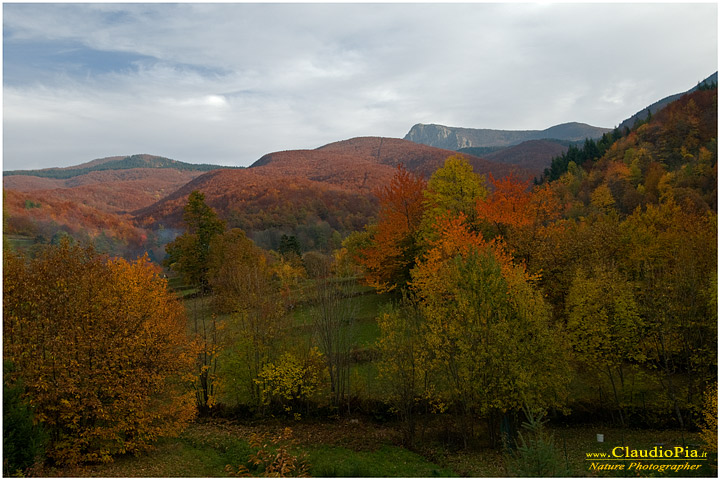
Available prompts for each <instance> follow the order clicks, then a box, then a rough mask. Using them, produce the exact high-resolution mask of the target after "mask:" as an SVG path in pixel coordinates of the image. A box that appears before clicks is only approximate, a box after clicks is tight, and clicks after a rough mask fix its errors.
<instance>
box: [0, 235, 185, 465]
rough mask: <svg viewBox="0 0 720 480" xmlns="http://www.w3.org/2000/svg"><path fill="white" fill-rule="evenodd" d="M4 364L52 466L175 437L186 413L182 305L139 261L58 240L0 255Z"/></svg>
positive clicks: (146, 263) (99, 457)
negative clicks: (43, 431)
mask: <svg viewBox="0 0 720 480" xmlns="http://www.w3.org/2000/svg"><path fill="white" fill-rule="evenodd" d="M4 257H5V258H4V260H5V261H4V271H3V280H4V286H5V292H4V296H3V307H4V326H3V332H4V337H5V341H4V347H5V351H4V360H6V361H7V360H9V361H12V362H13V363H14V364H15V366H16V369H17V373H18V375H19V376H20V377H21V378H22V379H23V383H24V384H25V385H26V388H27V391H26V397H27V399H28V401H29V402H30V404H31V405H32V407H33V408H34V411H35V412H36V418H37V420H38V421H40V422H41V423H43V424H44V425H45V427H46V428H47V430H48V431H49V433H50V444H49V450H48V454H49V456H50V457H51V458H52V459H53V460H55V461H56V462H59V463H74V462H82V461H110V460H111V459H112V457H111V456H112V455H114V454H120V453H125V452H138V451H142V450H145V449H147V448H149V447H150V445H151V444H152V442H153V441H154V440H156V439H157V438H159V437H162V436H169V435H176V434H179V433H180V431H181V430H182V428H183V427H184V426H185V425H186V424H187V423H188V422H189V421H190V420H191V419H192V417H193V416H194V414H195V409H194V402H193V394H192V392H189V391H188V389H187V385H188V380H189V378H190V377H189V374H190V372H191V368H192V361H193V354H194V352H193V349H192V348H190V347H189V345H191V342H190V341H189V340H188V338H187V337H186V335H185V329H186V323H187V320H186V317H185V314H184V310H183V307H182V305H180V304H179V302H177V300H176V299H175V297H174V296H173V295H172V293H171V292H169V291H168V289H167V284H166V281H165V280H164V279H162V278H160V276H159V275H158V271H157V270H156V268H154V267H153V266H152V265H151V264H150V263H149V261H148V260H147V258H143V259H140V260H138V261H136V262H133V263H129V262H127V261H125V260H122V259H110V260H108V259H106V258H103V257H101V256H98V255H97V254H96V253H95V252H94V250H92V249H91V248H88V249H85V248H81V247H79V246H72V245H70V244H69V243H68V242H63V243H62V244H61V245H60V246H59V247H53V248H48V249H46V250H45V251H44V252H43V254H42V255H40V256H39V257H38V258H36V259H34V260H26V259H24V258H22V257H18V256H15V255H13V254H10V253H7V252H6V254H5V255H4Z"/></svg>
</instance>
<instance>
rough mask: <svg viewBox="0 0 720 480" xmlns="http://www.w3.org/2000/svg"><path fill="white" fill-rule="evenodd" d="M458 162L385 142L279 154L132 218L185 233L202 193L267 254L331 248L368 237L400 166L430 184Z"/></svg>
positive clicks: (480, 167)
mask: <svg viewBox="0 0 720 480" xmlns="http://www.w3.org/2000/svg"><path fill="white" fill-rule="evenodd" d="M452 155H458V152H454V151H450V150H442V149H438V148H433V147H428V146H426V145H420V144H417V143H413V142H410V141H407V140H401V139H397V138H381V137H360V138H352V139H349V140H344V141H340V142H334V143H331V144H328V145H325V146H322V147H320V148H317V149H314V150H290V151H283V152H274V153H269V154H267V155H264V156H263V157H262V158H260V159H258V160H257V161H256V162H255V163H253V164H252V165H251V166H250V167H248V168H247V169H244V170H218V171H212V172H208V173H205V174H203V175H201V176H199V177H197V178H195V179H194V180H193V181H191V182H190V183H188V184H187V185H185V186H183V187H182V188H181V189H179V190H178V191H176V192H175V193H173V194H172V195H169V196H168V197H166V198H164V199H162V200H161V201H159V202H157V203H155V204H153V205H151V206H149V207H146V208H143V209H140V210H138V211H136V212H134V215H135V218H136V221H137V222H138V224H139V225H142V226H143V227H145V228H154V227H155V226H157V225H159V224H162V225H164V226H166V227H171V228H172V227H180V226H181V225H182V211H183V207H184V205H185V203H186V202H187V197H188V195H189V194H190V192H191V191H193V190H199V191H201V192H202V193H204V194H205V200H206V202H207V203H208V205H210V206H211V207H213V208H215V209H216V210H217V212H218V213H219V214H220V216H221V217H222V218H224V219H225V220H226V221H227V222H228V226H229V227H235V228H241V229H243V230H245V231H246V232H247V233H248V234H250V236H251V237H252V238H253V239H254V240H255V241H256V242H257V243H258V244H260V245H261V246H263V247H265V248H274V249H277V243H278V242H279V239H280V236H281V235H282V234H292V235H295V236H296V237H297V238H298V240H299V242H300V244H301V246H302V248H303V249H312V248H327V247H328V245H329V242H331V241H332V238H333V237H336V238H337V237H339V236H341V235H343V234H347V233H349V232H351V231H354V230H359V229H362V228H363V227H364V226H365V225H366V224H367V223H368V222H370V221H371V220H372V219H373V218H374V216H375V215H376V214H377V207H378V204H377V199H376V197H375V195H373V192H374V191H375V190H376V189H378V188H380V187H382V186H385V185H387V184H388V182H389V181H390V179H391V178H392V177H393V175H394V174H395V172H396V168H397V166H398V165H399V164H401V163H402V164H404V165H405V167H406V168H407V169H408V170H410V171H412V172H414V173H416V174H418V175H423V176H425V177H426V178H427V177H429V176H430V175H431V174H432V172H434V171H435V170H436V169H437V168H439V167H440V166H442V165H443V164H444V161H445V159H446V158H448V157H450V156H452ZM461 155H462V156H464V157H465V158H467V160H468V162H469V163H470V164H472V165H473V168H474V169H475V171H476V172H477V173H480V174H490V173H492V174H493V175H494V176H496V177H504V176H506V175H508V174H509V173H510V172H511V171H513V170H514V171H516V172H517V173H518V175H519V176H521V177H523V178H528V179H531V178H532V172H530V171H528V170H525V169H523V168H518V167H515V166H513V165H505V164H501V163H495V162H490V161H487V160H484V159H481V158H478V157H474V156H471V155H466V154H461Z"/></svg>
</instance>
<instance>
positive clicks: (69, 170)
mask: <svg viewBox="0 0 720 480" xmlns="http://www.w3.org/2000/svg"><path fill="white" fill-rule="evenodd" d="M134 168H172V169H174V170H180V171H199V172H207V171H210V170H216V169H218V168H233V167H224V166H220V165H209V164H193V163H185V162H180V161H177V160H171V159H169V158H165V157H158V156H155V155H147V154H140V155H130V156H127V157H107V158H103V159H98V160H93V161H92V162H88V163H85V164H83V165H77V166H74V167H66V168H45V169H42V170H10V171H7V172H3V175H4V176H12V175H27V176H32V177H42V178H55V179H68V178H73V177H78V176H80V175H86V174H88V173H91V172H100V171H105V170H130V169H134Z"/></svg>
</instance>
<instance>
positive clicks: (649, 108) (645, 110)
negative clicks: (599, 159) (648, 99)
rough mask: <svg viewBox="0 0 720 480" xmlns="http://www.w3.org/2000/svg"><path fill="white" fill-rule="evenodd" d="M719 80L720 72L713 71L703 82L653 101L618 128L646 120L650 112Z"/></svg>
mask: <svg viewBox="0 0 720 480" xmlns="http://www.w3.org/2000/svg"><path fill="white" fill-rule="evenodd" d="M717 81H718V72H715V73H713V74H712V75H710V76H709V77H708V78H706V79H705V80H703V81H702V82H699V83H698V84H697V85H696V86H694V87H693V88H691V89H690V90H688V91H686V92H683V93H676V94H675V95H670V96H668V97H665V98H663V99H662V100H658V101H657V102H655V103H653V104H652V105H649V106H647V107H645V108H643V109H642V110H640V111H639V112H637V113H636V114H635V115H633V116H632V117H630V118H628V119H627V120H625V121H623V122H622V123H621V124H620V125H619V126H618V128H620V129H621V130H622V129H623V128H632V126H633V125H635V122H637V121H645V120H646V119H647V117H648V114H650V115H653V114H655V113H657V112H658V111H660V110H662V109H663V108H665V107H666V106H668V105H669V104H670V103H672V102H674V101H675V100H677V99H679V98H680V97H682V96H683V95H687V94H688V93H692V92H694V91H696V90H701V89H704V88H711V87H712V85H716V86H717Z"/></svg>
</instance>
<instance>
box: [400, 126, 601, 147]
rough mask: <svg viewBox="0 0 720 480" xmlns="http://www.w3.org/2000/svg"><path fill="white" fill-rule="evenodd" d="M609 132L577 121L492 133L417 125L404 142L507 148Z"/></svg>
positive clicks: (435, 145) (490, 131) (433, 145)
mask: <svg viewBox="0 0 720 480" xmlns="http://www.w3.org/2000/svg"><path fill="white" fill-rule="evenodd" d="M609 131H612V129H611V128H602V127H593V126H592V125H587V124H585V123H577V122H571V123H563V124H561V125H555V126H553V127H550V128H546V129H545V130H492V129H487V128H459V127H446V126H444V125H434V124H431V125H425V124H422V123H418V124H417V125H414V126H413V127H412V128H411V129H410V131H409V132H408V133H407V135H405V137H404V139H405V140H410V141H411V142H416V143H422V144H424V145H429V146H432V147H437V148H445V149H448V150H459V149H461V148H468V147H509V146H512V145H518V144H520V143H522V142H525V141H528V140H544V139H557V140H568V141H582V140H585V139H586V138H600V137H602V135H603V133H607V132H609Z"/></svg>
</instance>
